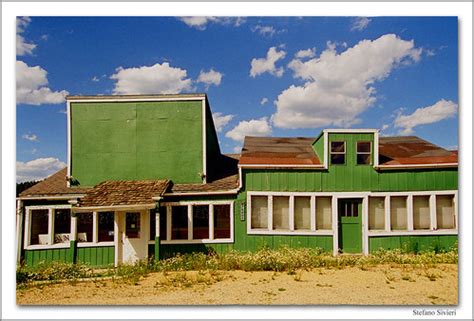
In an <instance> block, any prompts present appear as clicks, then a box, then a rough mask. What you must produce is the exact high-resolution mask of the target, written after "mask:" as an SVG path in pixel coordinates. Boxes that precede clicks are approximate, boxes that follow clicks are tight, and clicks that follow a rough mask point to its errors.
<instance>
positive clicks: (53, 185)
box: [20, 168, 90, 197]
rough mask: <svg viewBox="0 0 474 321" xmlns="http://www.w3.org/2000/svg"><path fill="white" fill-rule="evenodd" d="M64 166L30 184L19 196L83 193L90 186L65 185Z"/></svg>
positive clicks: (65, 171)
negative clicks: (41, 179)
mask: <svg viewBox="0 0 474 321" xmlns="http://www.w3.org/2000/svg"><path fill="white" fill-rule="evenodd" d="M66 174H67V170H66V168H63V169H61V170H60V171H58V172H57V173H55V174H53V175H51V176H49V177H48V178H46V179H45V180H43V181H41V182H39V183H38V184H35V185H33V186H31V187H30V188H28V189H26V190H24V191H23V192H21V193H20V197H41V196H58V195H69V194H73V195H74V194H84V193H86V192H87V191H88V190H89V189H90V188H83V187H67V186H66Z"/></svg>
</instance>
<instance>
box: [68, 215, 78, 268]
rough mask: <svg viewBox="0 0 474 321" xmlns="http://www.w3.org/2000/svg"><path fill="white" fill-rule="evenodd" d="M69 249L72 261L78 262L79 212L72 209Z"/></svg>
mask: <svg viewBox="0 0 474 321" xmlns="http://www.w3.org/2000/svg"><path fill="white" fill-rule="evenodd" d="M69 244H70V245H69V251H70V255H71V257H70V261H71V263H76V257H77V214H76V213H74V212H72V209H71V234H70V237H69Z"/></svg>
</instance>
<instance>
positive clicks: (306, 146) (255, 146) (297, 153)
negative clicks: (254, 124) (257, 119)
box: [239, 136, 321, 165]
mask: <svg viewBox="0 0 474 321" xmlns="http://www.w3.org/2000/svg"><path fill="white" fill-rule="evenodd" d="M313 142H314V138H308V137H251V136H246V137H245V141H244V146H243V148H242V156H241V157H240V161H239V164H240V165H250V164H251V165H267V164H268V165H321V161H320V160H319V158H318V156H317V155H316V153H315V152H314V151H313V148H312V143H313Z"/></svg>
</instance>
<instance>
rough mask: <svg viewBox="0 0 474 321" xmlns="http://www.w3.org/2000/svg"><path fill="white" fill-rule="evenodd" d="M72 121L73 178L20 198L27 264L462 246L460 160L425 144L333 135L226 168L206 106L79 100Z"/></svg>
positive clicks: (267, 140) (272, 142)
mask: <svg viewBox="0 0 474 321" xmlns="http://www.w3.org/2000/svg"><path fill="white" fill-rule="evenodd" d="M67 110H68V166H67V168H65V169H63V170H61V171H59V172H58V173H56V174H54V175H52V176H50V177H49V178H47V179H45V180H44V181H42V182H40V183H38V184H36V185H35V186H33V187H31V188H29V189H27V190H25V191H23V192H22V193H21V194H20V196H19V197H18V199H17V235H18V249H19V251H18V260H19V261H21V260H23V261H24V262H26V264H28V265H35V264H37V263H38V262H40V261H55V260H58V261H65V262H81V263H86V264H91V265H95V266H105V265H115V266H117V265H119V264H122V263H132V262H135V261H137V260H141V259H146V258H148V257H151V256H153V257H155V258H166V257H170V256H173V255H175V254H177V253H188V252H194V251H203V252H209V251H213V252H217V253H222V252H227V251H230V250H238V251H255V250H258V249H259V248H262V247H263V246H267V247H270V248H277V247H279V246H283V245H285V246H290V247H310V248H322V249H323V250H325V251H328V252H331V253H333V254H334V255H337V254H339V253H361V254H369V253H371V252H373V251H376V250H378V249H380V248H384V249H395V248H402V249H406V250H408V251H415V252H416V251H423V250H447V249H450V248H452V247H453V246H456V244H457V239H458V236H457V235H458V205H457V204H458V200H457V197H458V192H457V190H458V187H457V184H458V162H457V152H452V151H447V150H445V149H443V148H441V147H438V146H436V145H433V144H431V143H429V142H427V141H425V140H423V139H420V138H418V137H415V136H404V137H380V136H379V133H378V131H377V130H374V129H352V130H350V129H327V130H323V131H322V133H321V134H320V135H319V136H318V137H312V138H311V137H310V138H301V137H294V138H278V137H246V138H245V141H244V145H243V148H242V152H241V154H239V155H235V154H233V155H223V154H222V153H221V152H220V148H219V143H218V140H217V135H216V131H215V128H214V124H213V120H212V113H211V109H210V106H209V102H208V99H207V96H206V95H203V94H196V95H134V96H71V97H68V99H67Z"/></svg>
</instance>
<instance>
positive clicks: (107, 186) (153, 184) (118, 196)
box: [79, 180, 170, 207]
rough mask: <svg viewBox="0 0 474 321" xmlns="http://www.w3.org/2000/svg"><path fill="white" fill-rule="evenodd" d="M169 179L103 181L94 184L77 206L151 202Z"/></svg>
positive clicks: (163, 188) (166, 185)
mask: <svg viewBox="0 0 474 321" xmlns="http://www.w3.org/2000/svg"><path fill="white" fill-rule="evenodd" d="M169 182H170V181H169V180H140V181H105V182H102V183H100V184H98V185H96V186H94V187H93V188H92V189H91V190H90V191H89V192H88V193H87V194H86V196H84V197H83V198H82V199H81V200H80V202H79V207H98V206H116V205H143V204H152V203H154V202H155V201H154V200H153V197H157V196H161V195H163V193H164V192H165V191H166V189H167V188H168V185H169Z"/></svg>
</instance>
